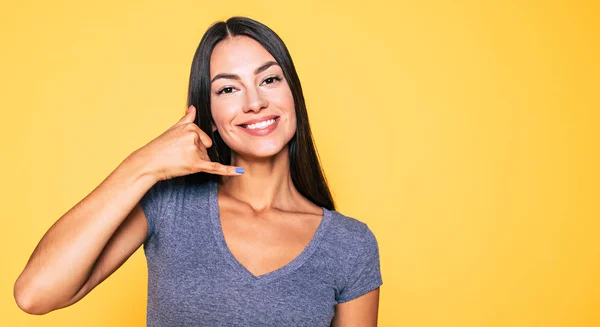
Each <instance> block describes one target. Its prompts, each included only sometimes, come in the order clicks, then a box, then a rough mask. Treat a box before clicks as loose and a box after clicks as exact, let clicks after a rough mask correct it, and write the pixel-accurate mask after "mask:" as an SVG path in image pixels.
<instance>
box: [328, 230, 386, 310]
mask: <svg viewBox="0 0 600 327" xmlns="http://www.w3.org/2000/svg"><path fill="white" fill-rule="evenodd" d="M363 226H364V231H363V232H362V236H361V238H359V241H358V242H357V244H358V247H357V248H356V249H357V250H356V253H352V254H351V255H350V258H349V259H348V265H347V266H346V269H347V270H346V274H345V284H344V286H343V287H342V289H341V290H340V292H339V294H338V296H337V298H336V300H337V302H338V303H342V302H347V301H350V300H353V299H355V298H357V297H359V296H361V295H364V294H366V293H368V292H370V291H372V290H374V289H376V288H378V287H379V286H381V285H383V280H382V278H381V269H380V262H379V246H378V244H377V239H376V238H375V235H374V234H373V232H372V231H371V229H369V227H368V226H367V225H366V224H364V225H363Z"/></svg>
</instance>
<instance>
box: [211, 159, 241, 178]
mask: <svg viewBox="0 0 600 327" xmlns="http://www.w3.org/2000/svg"><path fill="white" fill-rule="evenodd" d="M201 166H202V167H201V170H202V171H204V172H207V173H210V174H216V175H225V176H238V175H241V174H243V173H244V168H241V167H234V166H226V165H222V164H220V163H218V162H211V161H205V162H203V163H201Z"/></svg>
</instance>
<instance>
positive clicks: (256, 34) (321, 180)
mask: <svg viewBox="0 0 600 327" xmlns="http://www.w3.org/2000/svg"><path fill="white" fill-rule="evenodd" d="M237 35H244V36H248V37H251V38H253V39H254V40H256V41H257V42H259V43H260V44H261V45H262V46H263V47H264V48H265V49H266V50H267V51H268V52H269V53H270V54H271V55H272V56H273V57H274V58H275V60H276V61H277V63H278V64H279V66H280V67H281V70H282V71H283V75H284V76H285V78H286V80H287V83H288V85H289V86H290V89H291V91H292V95H293V97H294V106H295V111H296V122H297V123H296V133H295V135H294V136H293V137H292V139H291V140H290V142H289V144H288V146H289V161H290V173H291V177H292V181H293V183H294V186H295V187H296V189H298V191H299V192H300V193H301V194H302V195H303V196H304V197H306V198H307V199H309V200H310V201H312V202H313V203H314V204H316V205H318V206H321V207H324V208H326V209H329V210H335V204H334V202H333V198H332V196H331V192H330V190H329V186H328V185H327V180H326V179H325V175H324V174H323V170H322V169H321V165H320V163H319V157H318V154H317V151H316V148H315V145H314V141H313V137H312V133H311V131H310V126H309V124H308V114H307V112H306V103H305V102H304V95H303V94H302V87H301V85H300V79H299V78H298V74H297V73H296V68H295V67H294V63H293V62H292V57H291V56H290V53H289V52H288V49H287V47H286V46H285V44H284V43H283V41H282V40H281V38H280V37H279V36H278V35H277V34H276V33H275V32H274V31H273V30H271V29H270V28H269V27H267V26H265V25H264V24H262V23H260V22H258V21H256V20H253V19H250V18H247V17H239V16H237V17H231V18H229V19H228V20H227V21H222V22H216V23H214V24H213V25H211V26H210V28H209V29H208V30H207V31H206V33H205V34H204V36H203V37H202V40H200V45H199V46H198V49H196V53H195V54H194V59H193V61H192V68H191V72H190V84H189V89H188V106H190V105H194V106H195V107H196V119H195V121H194V122H195V123H196V124H197V125H198V126H199V127H200V129H202V130H203V131H204V132H205V133H206V134H207V135H208V136H210V137H211V139H212V140H213V146H212V147H210V148H208V155H209V156H210V159H211V160H212V161H216V162H220V163H222V164H225V165H229V164H230V163H231V149H230V148H229V146H227V144H226V143H225V142H224V141H223V139H222V138H221V136H220V135H219V132H218V131H214V132H213V130H212V124H213V123H214V122H213V118H212V114H211V111H210V57H211V54H212V51H213V49H214V48H215V46H216V45H217V44H218V43H219V42H220V41H222V40H224V39H226V38H228V37H233V36H237ZM189 176H190V178H191V179H192V180H195V181H197V182H205V181H208V180H213V181H218V180H219V179H220V178H221V176H219V175H213V174H207V173H197V174H193V175H189Z"/></svg>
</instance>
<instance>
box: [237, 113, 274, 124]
mask: <svg viewBox="0 0 600 327" xmlns="http://www.w3.org/2000/svg"><path fill="white" fill-rule="evenodd" d="M278 117H279V116H277V115H269V116H263V117H260V118H255V119H250V120H247V121H245V122H243V123H241V124H239V125H238V126H242V125H252V124H256V123H260V122H263V121H267V120H271V119H274V118H278Z"/></svg>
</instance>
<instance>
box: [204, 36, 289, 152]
mask: <svg viewBox="0 0 600 327" xmlns="http://www.w3.org/2000/svg"><path fill="white" fill-rule="evenodd" d="M210 80H211V96H210V101H211V113H212V116H213V119H214V121H215V126H213V129H215V128H216V129H217V130H218V132H219V134H220V135H221V138H223V141H225V143H227V145H228V146H229V147H230V148H231V150H233V151H234V152H236V153H238V154H240V155H242V156H244V157H246V156H247V157H269V156H273V155H275V154H277V153H279V152H280V151H281V149H283V148H284V146H285V145H287V143H288V142H289V141H290V139H291V138H292V137H293V136H294V133H295V132H296V112H295V110H294V98H293V96H292V92H291V90H290V87H289V85H288V83H287V81H286V79H285V77H284V76H283V71H282V70H281V67H279V65H278V64H277V62H276V61H275V58H273V56H272V55H271V54H270V53H269V52H268V51H267V50H266V49H265V48H263V46H262V45H261V44H260V43H258V42H257V41H256V40H254V39H252V38H250V37H246V36H236V37H234V38H229V39H225V40H223V41H221V42H219V43H218V44H217V45H216V46H215V48H214V49H213V52H212V56H211V58H210Z"/></svg>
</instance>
